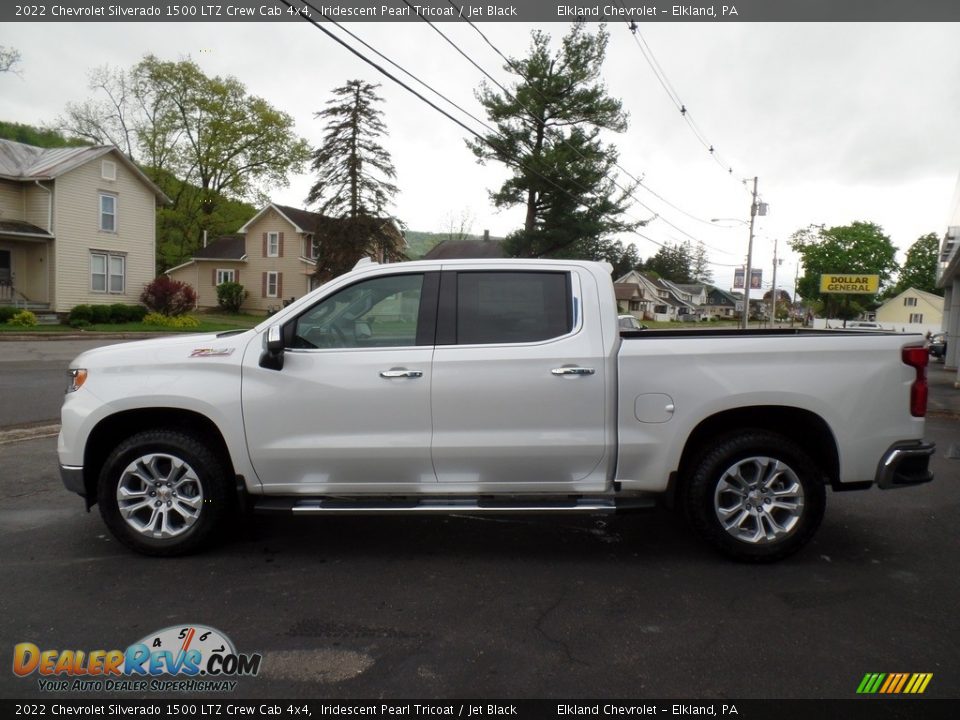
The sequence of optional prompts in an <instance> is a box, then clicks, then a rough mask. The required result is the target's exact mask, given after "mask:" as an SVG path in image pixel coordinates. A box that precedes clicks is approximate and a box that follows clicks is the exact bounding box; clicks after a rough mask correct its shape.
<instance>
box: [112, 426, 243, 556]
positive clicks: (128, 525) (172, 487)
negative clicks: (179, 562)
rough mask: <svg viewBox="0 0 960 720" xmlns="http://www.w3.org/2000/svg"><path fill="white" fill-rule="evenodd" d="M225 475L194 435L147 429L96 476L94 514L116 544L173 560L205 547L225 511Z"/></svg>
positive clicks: (115, 453)
mask: <svg viewBox="0 0 960 720" xmlns="http://www.w3.org/2000/svg"><path fill="white" fill-rule="evenodd" d="M227 480H228V473H226V472H225V470H224V469H223V467H222V463H221V462H220V461H219V460H218V459H217V457H216V455H214V453H213V452H211V450H210V449H209V448H207V447H206V446H205V445H204V444H203V443H201V442H200V441H199V440H198V439H197V438H195V437H194V436H192V435H190V434H188V433H185V432H181V431H177V430H148V431H145V432H141V433H137V434H136V435H133V436H131V437H129V438H127V439H126V440H124V441H123V442H122V443H120V445H118V446H117V448H116V449H114V451H113V452H112V453H110V455H109V457H108V458H107V460H106V462H105V463H104V465H103V469H102V470H101V472H100V478H99V483H98V485H97V498H98V503H99V505H100V515H101V516H102V517H103V521H104V522H105V523H106V524H107V527H108V528H109V529H110V532H111V533H113V535H114V537H116V538H117V540H119V541H120V542H121V543H123V544H124V545H126V546H127V547H129V548H131V549H132V550H136V551H137V552H139V553H143V554H144V555H155V556H166V557H171V556H176V555H185V554H187V553H191V552H195V551H197V550H199V549H201V548H202V547H204V546H205V545H207V544H208V543H209V542H210V541H211V540H212V539H213V537H214V536H215V535H216V534H217V533H218V531H219V530H220V529H221V527H222V526H223V524H224V520H225V518H226V517H227V516H228V514H229V510H230V508H231V503H230V500H231V492H230V485H229V483H228V482H227Z"/></svg>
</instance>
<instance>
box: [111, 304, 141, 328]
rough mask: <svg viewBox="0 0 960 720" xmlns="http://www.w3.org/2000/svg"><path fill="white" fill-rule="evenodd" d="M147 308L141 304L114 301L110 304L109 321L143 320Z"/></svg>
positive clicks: (119, 322) (133, 321) (117, 322)
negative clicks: (125, 303)
mask: <svg viewBox="0 0 960 720" xmlns="http://www.w3.org/2000/svg"><path fill="white" fill-rule="evenodd" d="M146 314H147V309H146V308H145V307H144V306H143V305H124V304H123V303H114V304H113V305H111V306H110V322H112V323H114V324H117V325H119V324H121V323H135V322H140V321H142V320H143V318H144V316H145V315H146Z"/></svg>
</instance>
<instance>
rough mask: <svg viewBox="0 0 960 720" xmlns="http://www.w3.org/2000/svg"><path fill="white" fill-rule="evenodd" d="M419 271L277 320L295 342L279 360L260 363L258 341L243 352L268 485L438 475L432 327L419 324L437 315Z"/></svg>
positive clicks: (249, 415)
mask: <svg viewBox="0 0 960 720" xmlns="http://www.w3.org/2000/svg"><path fill="white" fill-rule="evenodd" d="M434 275H435V274H434ZM424 277H425V276H424V274H406V275H397V276H386V277H384V276H379V277H377V278H373V279H370V280H361V281H359V282H358V283H355V284H354V285H352V286H350V287H347V288H344V289H342V290H338V291H337V292H335V293H334V294H333V295H331V296H328V297H327V298H324V299H323V300H321V301H319V302H318V303H317V304H316V305H315V306H313V307H312V308H311V309H309V310H307V311H306V312H304V313H302V314H301V315H300V316H299V317H298V318H297V319H296V320H293V321H290V322H288V323H286V324H285V326H284V328H285V335H286V336H287V337H288V338H289V341H288V346H293V347H288V349H286V350H285V352H284V364H283V368H282V370H279V371H276V370H270V369H267V368H262V367H260V365H259V353H258V352H257V351H256V348H251V349H249V350H248V351H247V353H246V355H245V357H244V362H243V364H244V378H243V413H244V425H245V427H246V432H247V444H248V449H249V452H250V458H251V461H252V463H253V466H254V468H255V469H256V472H257V475H258V477H259V479H260V481H261V482H262V483H263V485H264V488H265V489H266V490H267V492H277V493H300V494H317V493H326V492H396V491H401V490H415V489H416V488H418V487H420V486H422V485H424V484H429V485H433V484H435V482H436V476H435V474H434V472H433V464H432V462H431V457H430V435H431V422H430V383H431V375H432V374H431V369H430V363H431V359H432V354H433V347H432V332H431V329H430V328H425V327H424V323H428V324H430V323H432V322H433V317H434V316H435V308H436V282H435V277H434V278H432V280H433V281H431V280H428V281H427V282H424ZM426 277H428V278H430V276H429V274H428V275H427V276H426ZM431 305H432V308H431ZM431 312H433V313H434V315H431ZM421 336H422V340H421V341H420V342H421V343H422V344H419V345H418V344H417V343H418V340H417V338H419V337H421Z"/></svg>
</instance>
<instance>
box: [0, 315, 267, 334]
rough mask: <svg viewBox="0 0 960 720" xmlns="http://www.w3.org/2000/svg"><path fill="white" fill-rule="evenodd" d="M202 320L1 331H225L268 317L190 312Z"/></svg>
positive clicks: (4, 328)
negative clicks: (178, 324)
mask: <svg viewBox="0 0 960 720" xmlns="http://www.w3.org/2000/svg"><path fill="white" fill-rule="evenodd" d="M190 314H191V315H192V316H193V317H195V318H197V320H199V321H200V327H196V328H167V327H157V326H156V325H144V324H143V323H120V324H117V325H113V324H105V325H88V326H87V327H85V328H83V329H82V330H81V329H78V328H72V327H70V326H69V325H34V326H33V327H22V326H19V325H16V326H15V325H9V324H0V333H2V332H12V333H22V332H31V333H32V332H40V333H80V332H111V333H138V332H164V333H184V332H191V333H208V332H223V331H224V330H246V329H248V328H252V327H253V326H254V325H256V324H258V323H260V322H261V321H263V320H265V319H266V316H265V315H227V314H221V313H190Z"/></svg>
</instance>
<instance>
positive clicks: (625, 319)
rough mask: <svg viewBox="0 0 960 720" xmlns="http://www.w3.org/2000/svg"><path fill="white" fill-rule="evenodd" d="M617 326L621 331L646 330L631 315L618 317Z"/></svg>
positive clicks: (644, 326) (645, 327)
mask: <svg viewBox="0 0 960 720" xmlns="http://www.w3.org/2000/svg"><path fill="white" fill-rule="evenodd" d="M617 325H619V326H620V329H621V330H646V329H647V326H646V325H643V324H641V323H640V321H639V320H637V319H636V318H635V317H634V316H633V315H618V316H617Z"/></svg>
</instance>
